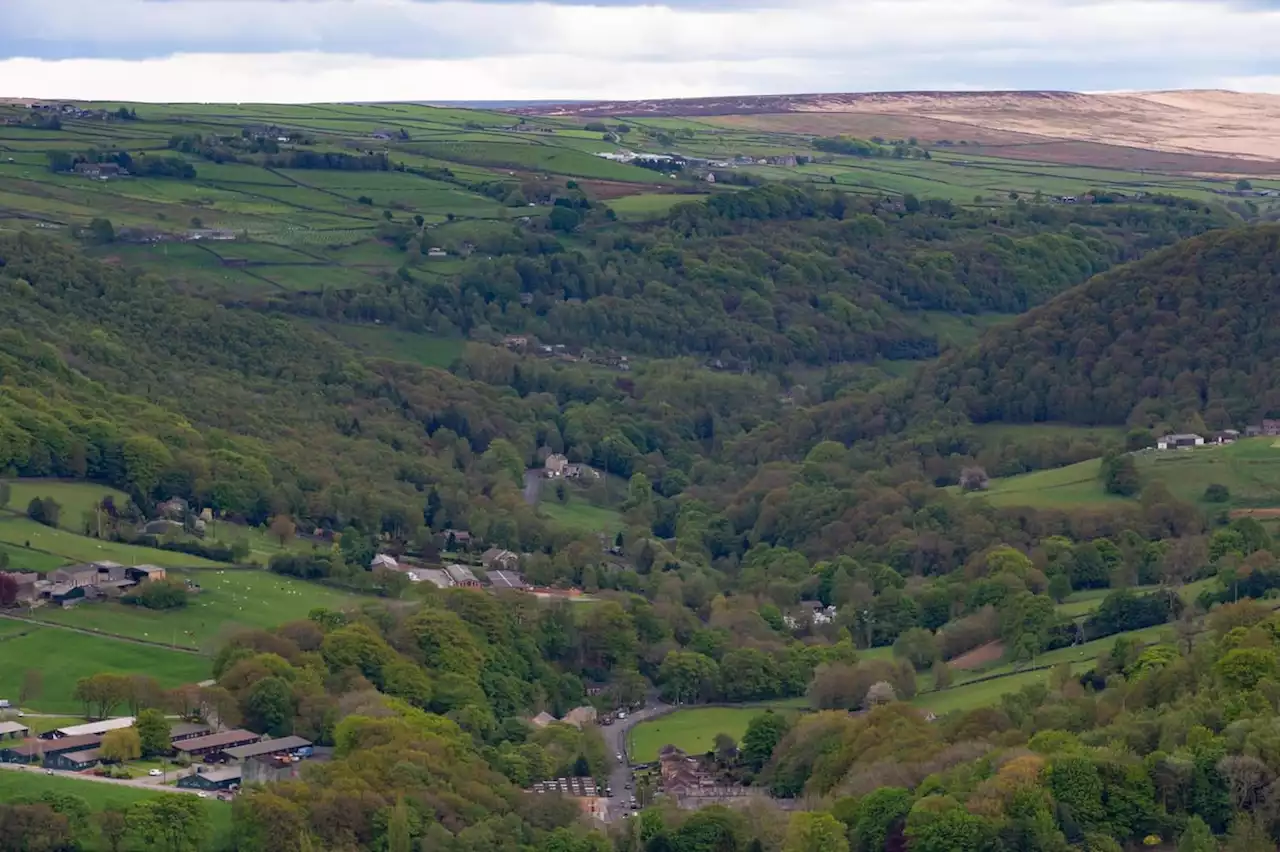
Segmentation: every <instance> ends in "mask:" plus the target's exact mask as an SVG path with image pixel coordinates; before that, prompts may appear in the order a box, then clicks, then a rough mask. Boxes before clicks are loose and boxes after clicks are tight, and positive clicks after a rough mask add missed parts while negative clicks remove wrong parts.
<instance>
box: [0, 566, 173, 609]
mask: <svg viewBox="0 0 1280 852" xmlns="http://www.w3.org/2000/svg"><path fill="white" fill-rule="evenodd" d="M8 576H10V577H12V578H13V579H14V580H15V581H16V582H17V590H18V591H17V597H16V600H15V603H16V604H18V605H19V606H27V607H30V606H37V605H42V604H51V605H54V606H63V607H66V606H74V605H75V604H76V603H78V602H80V601H84V600H100V599H104V598H115V597H119V596H120V595H122V594H124V593H125V592H126V591H128V590H129V589H132V588H133V587H134V586H137V585H139V584H140V583H146V582H149V581H151V580H163V579H164V578H165V570H164V569H163V568H161V567H159V566H157V565H121V564H120V563H118V562H109V561H107V560H103V561H100V562H90V563H88V564H85V565H69V566H67V567H65V568H59V569H57V570H56V571H51V572H49V573H48V574H46V575H44V576H41V575H39V574H31V573H9V574H8Z"/></svg>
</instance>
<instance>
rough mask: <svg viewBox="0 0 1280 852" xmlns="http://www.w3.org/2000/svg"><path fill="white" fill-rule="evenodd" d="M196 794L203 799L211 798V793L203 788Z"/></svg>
mask: <svg viewBox="0 0 1280 852" xmlns="http://www.w3.org/2000/svg"><path fill="white" fill-rule="evenodd" d="M196 795H197V796H199V797H200V798H202V799H207V798H209V794H208V793H206V792H205V791H203V790H201V791H200V792H199V793H196Z"/></svg>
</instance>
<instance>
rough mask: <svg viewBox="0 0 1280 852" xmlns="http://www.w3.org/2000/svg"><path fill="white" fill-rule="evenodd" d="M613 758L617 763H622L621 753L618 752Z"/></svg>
mask: <svg viewBox="0 0 1280 852" xmlns="http://www.w3.org/2000/svg"><path fill="white" fill-rule="evenodd" d="M614 758H616V759H617V761H618V762H619V763H621V762H622V752H618V753H617V754H615V755H614Z"/></svg>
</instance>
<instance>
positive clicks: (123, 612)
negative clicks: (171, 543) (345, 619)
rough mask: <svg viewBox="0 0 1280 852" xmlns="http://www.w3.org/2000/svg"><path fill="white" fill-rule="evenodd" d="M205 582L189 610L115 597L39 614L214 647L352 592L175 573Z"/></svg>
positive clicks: (282, 580) (254, 575)
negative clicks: (239, 633) (142, 604)
mask: <svg viewBox="0 0 1280 852" xmlns="http://www.w3.org/2000/svg"><path fill="white" fill-rule="evenodd" d="M172 576H175V577H181V578H187V579H191V580H193V581H195V582H196V583H199V584H200V589H201V591H200V593H199V594H198V595H196V596H194V597H193V598H192V600H191V603H190V605H189V606H188V607H187V608H186V609H185V610H169V611H164V612H158V611H154V610H149V609H144V608H142V607H135V606H129V605H127V604H121V603H115V602H110V601H94V602H90V603H86V604H82V605H80V606H76V607H73V608H71V609H59V608H57V607H45V608H43V609H37V610H36V611H35V617H36V618H37V619H39V620H41V621H46V622H49V623H51V624H66V625H70V626H72V627H83V628H88V629H91V630H98V631H102V632H103V633H109V634H112V635H115V636H125V637H129V638H133V639H145V640H147V641H150V642H160V643H162V644H165V645H173V646H176V647H179V648H192V649H198V650H211V646H212V645H214V644H216V642H217V640H218V639H219V638H220V637H224V636H226V635H227V634H228V633H230V632H233V631H234V630H236V629H238V628H243V627H274V626H276V625H279V624H284V623H285V622H287V621H295V620H297V619H301V618H306V616H307V613H308V612H310V611H311V610H312V609H315V608H316V607H328V608H330V609H340V608H342V607H344V606H347V605H349V604H351V603H352V602H353V601H354V600H356V599H355V598H354V597H353V596H351V595H347V594H344V593H342V592H339V591H336V590H334V589H330V588H328V587H327V586H321V585H319V584H316V583H308V582H305V581H303V580H296V579H293V578H292V577H282V576H280V575H278V574H271V573H269V572H267V571H257V570H234V569H227V570H225V571H224V570H217V571H192V572H186V573H180V572H174V573H173V574H172Z"/></svg>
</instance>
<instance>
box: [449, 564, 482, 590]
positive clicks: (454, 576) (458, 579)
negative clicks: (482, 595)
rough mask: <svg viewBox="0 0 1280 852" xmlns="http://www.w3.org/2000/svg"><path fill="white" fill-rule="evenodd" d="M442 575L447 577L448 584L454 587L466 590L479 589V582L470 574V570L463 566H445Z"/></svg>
mask: <svg viewBox="0 0 1280 852" xmlns="http://www.w3.org/2000/svg"><path fill="white" fill-rule="evenodd" d="M444 573H445V574H447V575H448V577H449V580H450V582H452V583H453V585H455V586H462V587H463V588H466V589H477V588H479V587H480V581H479V580H477V579H476V575H475V574H473V573H471V569H470V568H468V567H467V566H465V565H446V566H444Z"/></svg>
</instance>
